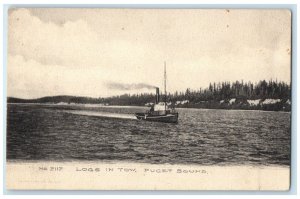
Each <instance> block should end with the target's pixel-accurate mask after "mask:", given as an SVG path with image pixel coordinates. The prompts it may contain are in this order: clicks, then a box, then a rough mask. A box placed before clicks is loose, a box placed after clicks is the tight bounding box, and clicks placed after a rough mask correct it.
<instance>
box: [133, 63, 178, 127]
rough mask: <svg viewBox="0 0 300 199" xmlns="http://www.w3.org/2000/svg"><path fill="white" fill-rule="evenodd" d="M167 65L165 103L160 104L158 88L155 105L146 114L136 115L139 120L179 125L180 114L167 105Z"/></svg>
mask: <svg viewBox="0 0 300 199" xmlns="http://www.w3.org/2000/svg"><path fill="white" fill-rule="evenodd" d="M166 79H167V74H166V63H165V65H164V87H165V95H164V102H160V94H159V88H156V98H155V105H154V106H152V107H151V109H150V110H149V111H147V112H144V113H135V116H136V118H137V119H139V120H146V121H151V122H166V123H177V122H178V112H177V111H176V110H175V108H174V107H173V108H170V107H169V105H168V103H167V89H166Z"/></svg>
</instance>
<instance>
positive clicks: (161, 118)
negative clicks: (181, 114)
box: [135, 113, 178, 123]
mask: <svg viewBox="0 0 300 199" xmlns="http://www.w3.org/2000/svg"><path fill="white" fill-rule="evenodd" d="M135 116H136V118H137V119H139V120H145V121H151V122H165V123H177V122H178V113H170V114H165V115H151V114H147V113H136V114H135Z"/></svg>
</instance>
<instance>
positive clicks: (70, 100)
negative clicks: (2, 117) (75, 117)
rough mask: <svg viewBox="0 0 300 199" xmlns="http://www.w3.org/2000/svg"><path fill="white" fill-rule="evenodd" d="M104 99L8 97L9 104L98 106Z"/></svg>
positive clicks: (64, 96)
mask: <svg viewBox="0 0 300 199" xmlns="http://www.w3.org/2000/svg"><path fill="white" fill-rule="evenodd" d="M102 101H103V99H102V98H91V97H77V96H68V95H59V96H47V97H42V98H37V99H21V98H15V97H8V98H7V103H54V104H57V103H60V102H65V103H80V104H96V103H102Z"/></svg>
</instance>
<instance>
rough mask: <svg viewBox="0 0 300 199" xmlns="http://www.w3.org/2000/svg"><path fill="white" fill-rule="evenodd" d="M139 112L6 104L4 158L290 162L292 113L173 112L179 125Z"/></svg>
mask: <svg viewBox="0 0 300 199" xmlns="http://www.w3.org/2000/svg"><path fill="white" fill-rule="evenodd" d="M145 110H146V108H143V107H99V106H83V105H30V104H9V105H8V114H7V116H8V117H7V118H8V119H7V120H8V122H7V158H8V159H9V160H56V161H71V160H80V161H84V160H89V161H108V162H109V161H122V162H141V163H157V164H158V163H159V164H164V163H168V164H199V165H289V164H290V130H291V128H290V127H291V126H290V113H284V112H263V111H237V110H204V109H178V112H179V123H178V124H166V123H154V122H147V121H139V120H136V119H135V118H134V117H133V115H132V114H133V113H134V112H140V111H145Z"/></svg>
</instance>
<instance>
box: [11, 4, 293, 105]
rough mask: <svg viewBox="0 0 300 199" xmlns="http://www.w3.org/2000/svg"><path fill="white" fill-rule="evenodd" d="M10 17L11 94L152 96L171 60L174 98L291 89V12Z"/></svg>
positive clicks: (33, 12) (23, 12) (77, 12)
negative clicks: (212, 91) (254, 87)
mask: <svg viewBox="0 0 300 199" xmlns="http://www.w3.org/2000/svg"><path fill="white" fill-rule="evenodd" d="M8 20H9V23H8V55H7V57H8V59H7V61H8V62H7V86H8V88H7V95H8V96H10V97H19V98H27V99H32V98H39V97H44V96H52V95H76V96H89V97H107V96H113V95H120V94H124V93H131V94H133V93H143V92H153V93H155V89H153V87H152V86H158V87H160V88H161V89H162V88H163V70H164V62H166V66H167V90H168V92H175V91H176V90H177V91H185V90H186V88H190V89H193V90H196V89H197V90H198V89H199V88H200V87H202V88H206V87H208V85H209V83H210V82H220V81H231V82H233V81H236V80H239V81H241V80H243V81H244V82H245V81H252V82H258V81H260V80H263V79H265V80H270V79H273V80H275V79H277V80H278V81H284V82H287V83H290V71H291V70H290V69H291V14H290V12H289V11H288V10H274V9H273V10H271V9H269V10H246V9H244V10H241V9H231V10H226V9H218V10H216V9H206V10H205V9H186V10H184V9H95V8H94V9H93V8H92V9H75V8H71V9H65V8H64V9H63V8H32V9H23V8H18V9H10V10H9V19H8ZM111 85H125V86H120V87H116V86H111ZM136 85H152V86H145V87H144V88H142V87H140V86H136ZM128 86H129V87H130V86H132V89H128ZM122 88H126V89H122ZM130 88H131V87H130Z"/></svg>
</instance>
